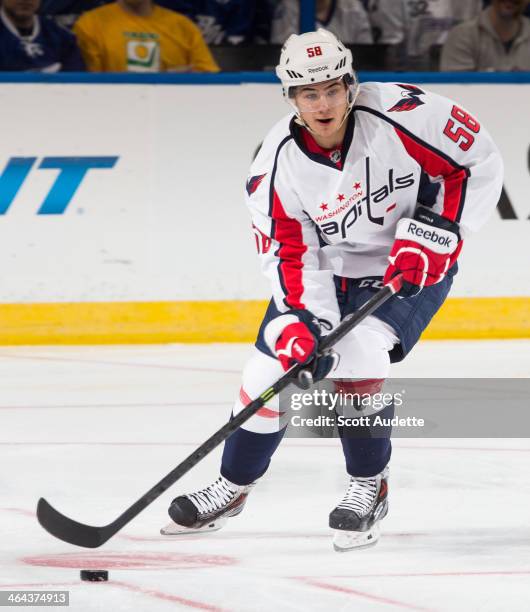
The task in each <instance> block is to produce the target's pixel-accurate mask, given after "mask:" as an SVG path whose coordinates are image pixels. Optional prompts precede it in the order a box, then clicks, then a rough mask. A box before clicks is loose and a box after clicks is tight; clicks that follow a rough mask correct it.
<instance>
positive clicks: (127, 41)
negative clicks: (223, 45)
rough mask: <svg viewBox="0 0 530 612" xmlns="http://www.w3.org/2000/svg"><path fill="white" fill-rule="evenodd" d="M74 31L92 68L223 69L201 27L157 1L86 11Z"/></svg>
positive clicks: (127, 0) (123, 0)
mask: <svg viewBox="0 0 530 612" xmlns="http://www.w3.org/2000/svg"><path fill="white" fill-rule="evenodd" d="M74 32H75V34H76V36H77V39H78V41H79V46H80V47H81V51H82V53H83V56H84V58H85V62H86V64H87V67H88V69H89V70H90V71H92V72H127V71H128V72H168V71H169V72H217V71H218V70H219V68H218V66H217V64H216V63H215V61H214V59H213V57H212V55H211V53H210V51H209V49H208V47H207V46H206V43H205V42H204V40H203V38H202V35H201V32H200V30H199V28H198V27H197V26H196V25H195V24H194V23H193V22H192V21H191V20H190V19H188V18H187V17H185V16H184V15H181V14H179V13H175V12H174V11H169V10H167V9H165V8H162V7H161V6H157V5H156V4H154V3H153V2H152V0H117V2H113V3H112V4H107V5H105V6H101V7H99V8H96V9H93V10H92V11H88V12H87V13H84V14H83V15H81V17H80V18H79V19H78V21H77V22H76V23H75V25H74Z"/></svg>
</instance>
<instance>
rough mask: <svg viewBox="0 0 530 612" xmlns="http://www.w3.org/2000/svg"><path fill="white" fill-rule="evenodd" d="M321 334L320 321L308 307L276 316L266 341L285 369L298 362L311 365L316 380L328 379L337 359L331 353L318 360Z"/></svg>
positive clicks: (266, 334) (266, 331)
mask: <svg viewBox="0 0 530 612" xmlns="http://www.w3.org/2000/svg"><path fill="white" fill-rule="evenodd" d="M320 337H321V334H320V325H319V323H318V320H317V319H316V318H315V317H314V316H313V315H312V314H311V313H310V312H309V311H308V310H290V311H289V312H288V313H286V314H284V315H281V316H279V317H276V319H273V320H272V321H271V322H270V323H269V324H268V325H267V327H266V329H265V341H266V342H267V344H268V345H269V347H270V348H271V350H273V352H274V354H275V355H276V357H277V358H278V360H279V361H280V363H281V364H282V368H283V369H284V370H285V371H287V370H288V369H289V368H290V367H292V366H293V365H295V364H296V363H301V364H308V365H309V364H311V366H310V368H309V370H310V372H311V374H312V378H313V381H314V382H317V381H318V380H321V379H322V378H325V377H326V376H327V374H329V372H330V371H331V370H332V368H333V367H334V366H335V365H336V360H337V356H336V354H335V353H332V352H330V353H326V354H324V355H320V356H319V357H318V358H317V359H315V356H316V354H317V351H318V343H319V341H320ZM312 361H313V363H311V362H312Z"/></svg>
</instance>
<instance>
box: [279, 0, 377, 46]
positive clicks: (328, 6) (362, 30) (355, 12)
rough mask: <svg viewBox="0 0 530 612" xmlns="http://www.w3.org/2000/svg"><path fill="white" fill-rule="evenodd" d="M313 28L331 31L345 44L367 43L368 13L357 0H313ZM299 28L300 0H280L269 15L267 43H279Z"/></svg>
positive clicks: (369, 28) (368, 30)
mask: <svg viewBox="0 0 530 612" xmlns="http://www.w3.org/2000/svg"><path fill="white" fill-rule="evenodd" d="M316 22H317V25H316V27H317V28H325V29H326V30H329V31H330V32H333V34H335V36H337V38H339V39H341V40H342V41H343V42H344V43H345V44H371V43H373V39H372V32H371V27H370V21H369V19H368V15H367V13H366V10H365V9H364V7H363V5H362V4H361V2H360V0H316ZM299 31H300V2H299V1H298V0H281V1H280V2H278V4H277V6H276V10H275V11H274V15H273V18H272V26H271V43H274V44H283V43H284V42H285V41H286V40H287V38H289V36H290V35H291V34H298V33H299Z"/></svg>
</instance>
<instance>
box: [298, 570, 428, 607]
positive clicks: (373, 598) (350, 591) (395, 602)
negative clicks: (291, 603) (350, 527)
mask: <svg viewBox="0 0 530 612" xmlns="http://www.w3.org/2000/svg"><path fill="white" fill-rule="evenodd" d="M298 580H302V581H303V582H305V583H306V584H309V585H310V586H314V587H317V588H319V589H324V590H327V591H335V592H336V593H344V594H346V595H355V596H356V597H363V598H364V599H369V600H371V601H376V602H378V603H384V604H387V605H389V606H397V607H398V608H403V609H405V610H418V611H421V612H427V611H429V612H430V608H422V607H420V606H415V605H413V604H409V603H406V602H404V601H398V600H397V599H389V598H388V597H379V596H378V595H372V594H371V593H366V592H365V591H359V590H357V589H350V588H348V587H343V586H338V585H335V584H328V583H327V582H321V581H319V580H311V579H310V578H298Z"/></svg>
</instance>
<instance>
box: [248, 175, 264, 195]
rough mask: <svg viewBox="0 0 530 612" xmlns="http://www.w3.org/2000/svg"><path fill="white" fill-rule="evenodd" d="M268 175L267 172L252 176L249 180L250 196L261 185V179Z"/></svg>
mask: <svg viewBox="0 0 530 612" xmlns="http://www.w3.org/2000/svg"><path fill="white" fill-rule="evenodd" d="M266 176H267V173H266V172H265V174H259V175H258V176H251V177H250V178H249V179H248V181H247V193H248V195H249V196H251V195H252V194H253V193H254V192H255V191H256V189H257V188H258V187H259V186H260V184H261V181H262V180H263V179H264V178H265V177H266Z"/></svg>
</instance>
